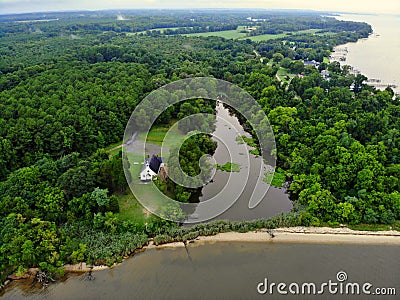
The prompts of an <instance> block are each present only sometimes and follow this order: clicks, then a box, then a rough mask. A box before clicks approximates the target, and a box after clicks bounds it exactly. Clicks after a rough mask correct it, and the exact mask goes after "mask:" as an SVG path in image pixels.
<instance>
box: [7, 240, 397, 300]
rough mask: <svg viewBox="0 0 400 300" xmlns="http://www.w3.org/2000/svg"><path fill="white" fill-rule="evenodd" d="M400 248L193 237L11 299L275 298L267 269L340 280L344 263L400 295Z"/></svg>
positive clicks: (274, 277) (293, 277)
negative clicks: (260, 289)
mask: <svg viewBox="0 0 400 300" xmlns="http://www.w3.org/2000/svg"><path fill="white" fill-rule="evenodd" d="M399 253H400V248H399V247H397V246H383V247H380V246H371V245H370V246H360V245H310V244H282V243H276V244H274V243H268V242H266V243H226V242H224V243H214V244H205V245H202V246H197V245H191V246H189V247H188V251H186V250H185V248H177V249H163V250H148V251H145V252H143V253H141V254H138V255H136V256H134V257H133V258H131V259H129V260H127V261H125V262H124V263H123V264H121V265H120V266H118V267H116V268H114V269H111V270H105V271H100V272H96V273H95V277H96V278H95V280H93V281H87V280H83V277H82V276H72V277H70V278H69V279H68V280H67V281H65V282H61V283H57V284H54V285H51V286H50V287H49V288H47V289H46V290H37V289H36V290H35V289H32V288H30V287H29V286H27V285H23V284H19V285H14V286H13V287H12V288H11V289H10V290H8V291H7V293H6V294H5V295H4V299H24V298H27V297H29V298H31V299H268V298H270V299H271V298H272V299H275V298H276V297H277V295H276V294H274V295H268V294H266V295H259V294H258V293H257V290H256V287H257V284H258V283H259V282H261V281H263V280H264V278H265V277H266V278H268V281H269V282H276V283H278V282H286V283H292V282H297V283H299V284H302V283H304V282H315V284H318V285H320V284H321V283H323V282H328V280H333V281H335V282H337V280H336V274H337V273H338V272H339V271H345V272H346V273H347V277H348V280H347V282H352V283H355V282H357V283H360V284H363V283H365V282H370V283H372V284H373V286H374V287H395V288H397V297H398V293H399V292H400V260H399V259H398V255H399ZM278 298H279V297H278ZM280 298H284V296H281V297H280ZM289 298H292V299H309V298H310V297H309V296H303V297H294V296H293V295H291V296H289ZM322 298H323V299H349V298H350V299H365V296H364V297H361V296H352V297H347V298H346V296H343V295H342V296H340V295H336V296H330V295H328V294H327V293H326V294H324V297H322ZM371 298H373V297H371ZM377 298H378V297H377ZM379 299H382V298H379ZM387 299H396V297H393V296H392V297H387ZM397 299H398V298H397Z"/></svg>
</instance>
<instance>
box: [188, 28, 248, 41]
mask: <svg viewBox="0 0 400 300" xmlns="http://www.w3.org/2000/svg"><path fill="white" fill-rule="evenodd" d="M240 30H241V29H236V30H224V31H214V32H199V33H190V34H183V35H184V36H199V37H209V36H217V37H222V38H225V39H240V38H245V37H246V33H241V32H240Z"/></svg>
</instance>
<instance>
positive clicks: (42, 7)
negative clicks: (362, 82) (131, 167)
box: [0, 0, 400, 15]
mask: <svg viewBox="0 0 400 300" xmlns="http://www.w3.org/2000/svg"><path fill="white" fill-rule="evenodd" d="M124 8H126V9H135V8H164V9H165V8H171V9H176V8H178V9H179V8H181V9H187V8H264V9H307V10H318V11H332V12H357V13H378V14H386V13H387V14H398V15H400V0H224V1H221V0H191V1H188V0H166V1H165V0H164V1H163V0H139V1H138V0H111V1H110V0H0V14H8V13H22V12H37V11H58V10H100V9H124Z"/></svg>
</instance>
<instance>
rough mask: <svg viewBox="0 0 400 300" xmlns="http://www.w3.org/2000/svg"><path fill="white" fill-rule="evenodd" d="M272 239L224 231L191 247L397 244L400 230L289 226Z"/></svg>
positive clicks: (260, 234) (261, 233)
mask: <svg viewBox="0 0 400 300" xmlns="http://www.w3.org/2000/svg"><path fill="white" fill-rule="evenodd" d="M272 234H273V237H272V236H271V234H270V233H269V232H268V231H267V230H266V229H261V230H258V231H250V232H245V233H239V232H224V233H219V234H217V235H212V236H199V237H198V238H196V239H195V240H194V241H192V242H191V244H199V245H201V244H202V243H214V242H271V243H279V242H282V243H310V244H365V245H400V232H399V231H395V230H392V231H357V230H351V229H349V228H329V227H289V228H277V229H273V230H272ZM184 246H185V245H184V243H181V242H179V243H168V244H163V245H159V246H155V245H154V244H153V243H152V242H150V243H149V246H147V247H146V248H147V249H153V248H158V249H159V248H166V247H184Z"/></svg>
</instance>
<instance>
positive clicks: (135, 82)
mask: <svg viewBox="0 0 400 300" xmlns="http://www.w3.org/2000/svg"><path fill="white" fill-rule="evenodd" d="M249 16H252V18H254V19H257V18H259V19H265V20H262V21H259V20H258V21H252V20H249V19H248V17H249ZM125 17H126V20H124V21H117V20H116V14H114V13H113V12H98V13H87V14H81V13H53V14H48V15H47V16H46V19H53V18H54V19H56V20H53V21H46V22H29V21H28V22H15V21H27V20H30V19H35V20H38V19H43V16H41V15H30V14H26V15H20V16H16V15H14V16H1V17H0V57H1V59H0V236H1V239H0V282H1V281H3V280H4V279H5V278H6V276H7V275H8V274H10V273H13V272H14V273H17V274H23V273H24V272H25V271H26V270H27V268H28V267H32V266H40V268H41V269H43V270H45V271H48V272H50V273H53V274H56V273H59V272H61V271H60V269H57V268H58V267H61V266H62V265H64V264H66V263H77V262H80V261H87V262H89V263H93V264H108V265H111V264H113V263H114V262H116V261H120V260H121V259H122V257H124V256H126V255H129V254H130V253H132V252H133V251H134V250H135V249H137V248H140V247H141V246H143V245H145V244H146V243H147V240H148V238H149V237H155V241H156V242H157V243H158V242H160V243H161V242H163V241H171V240H188V239H190V238H192V237H193V236H196V235H198V234H213V233H216V232H221V231H227V230H241V231H246V230H251V229H254V228H260V227H263V226H267V227H268V226H269V227H275V226H282V225H299V224H302V225H316V226H318V225H322V224H329V225H331V226H336V225H338V224H339V223H346V224H353V225H357V224H390V225H391V226H393V227H394V228H399V220H400V192H399V191H400V118H399V116H400V102H399V100H400V99H399V97H398V96H395V95H394V93H393V91H392V90H391V89H390V88H387V89H386V90H383V91H380V90H376V89H375V88H373V87H371V86H368V85H366V84H365V80H366V77H364V76H363V75H357V76H355V75H352V74H349V68H348V67H347V66H341V65H340V64H339V63H329V62H327V60H326V58H327V57H328V56H329V54H330V52H331V51H332V50H333V47H334V46H335V45H338V44H342V43H346V42H349V41H356V40H357V39H359V38H363V37H366V36H368V34H369V33H371V27H370V26H369V25H368V24H365V23H354V22H344V21H337V20H335V19H334V18H327V17H321V16H319V15H318V14H317V13H297V14H294V13H284V12H254V11H253V12H250V11H247V12H246V11H244V12H239V11H233V12H232V11H231V12H230V11H220V12H207V11H198V12H196V11H195V12H184V11H179V12H173V11H172V12H154V11H127V12H126V16H125ZM239 26H243V27H245V26H247V27H248V26H256V27H257V29H256V30H254V31H252V32H249V33H248V35H249V36H253V35H262V34H280V33H282V32H290V34H288V35H286V36H283V37H282V36H277V37H276V38H274V39H269V40H265V41H260V42H255V41H252V40H250V39H246V38H244V39H236V40H235V39H224V38H220V37H195V36H186V35H181V34H183V33H189V32H208V31H211V32H212V31H219V30H229V29H231V28H238V27H239ZM160 28H177V29H176V31H175V30H170V31H168V30H166V31H157V33H154V32H155V31H151V29H160ZM184 28H186V29H184ZM308 29H315V31H313V32H300V31H302V30H308ZM172 31H173V32H172ZM296 32H297V33H296ZM135 33H138V34H135ZM260 57H261V58H262V59H260ZM303 60H316V61H318V62H320V64H319V66H318V68H315V67H314V66H305V65H304V63H303ZM323 70H326V71H328V72H329V80H327V78H326V77H325V78H324V76H322V75H321V71H323ZM283 71H284V72H285V73H286V75H281V73H282V72H283ZM300 74H301V76H297V75H300ZM196 76H208V77H215V78H218V79H224V80H227V81H230V82H232V83H234V84H237V85H239V86H240V87H242V88H243V89H245V90H246V91H247V92H249V93H250V94H251V95H252V96H253V97H254V98H255V99H256V100H257V101H258V102H259V104H260V105H261V106H262V107H263V109H264V110H265V113H266V114H267V115H268V118H269V121H270V123H271V124H272V126H273V129H274V133H275V138H276V142H277V150H278V162H277V164H278V166H279V167H280V168H281V169H282V170H284V172H285V174H286V177H287V179H288V180H289V181H291V185H290V187H289V190H290V192H291V197H292V199H293V200H294V203H295V206H294V210H293V212H291V213H290V214H288V215H287V216H280V217H278V218H276V219H273V220H272V221H266V220H264V221H257V222H253V223H251V222H243V223H234V224H230V223H226V222H216V223H212V224H210V225H197V227H196V226H195V227H193V229H183V228H181V227H179V226H178V225H177V224H174V223H171V222H167V221H164V220H162V219H160V218H158V217H155V216H148V217H147V218H145V219H143V218H135V217H126V215H125V211H123V210H124V206H123V205H125V204H124V203H125V202H124V201H125V198H126V194H127V193H128V191H126V189H127V184H126V180H125V176H124V173H123V168H122V158H121V155H120V154H119V153H114V152H112V151H110V149H112V145H115V144H118V143H120V142H121V140H122V138H123V134H124V129H125V126H126V123H127V122H128V119H129V117H130V114H131V113H132V111H133V110H134V108H135V107H136V105H137V104H138V103H139V102H140V101H141V100H142V99H143V98H144V97H145V96H146V95H148V94H149V93H150V92H151V91H153V90H154V89H156V88H158V87H161V86H163V85H164V84H167V83H170V82H173V81H176V80H179V79H183V78H190V77H196ZM351 85H353V86H354V88H353V89H352V90H350V86H351ZM211 110H212V106H211ZM202 111H210V103H208V102H207V101H202V100H201V99H200V100H197V102H196V104H195V105H188V104H185V103H184V104H182V105H180V106H179V107H175V108H173V110H171V111H169V113H168V114H166V115H164V116H163V118H161V119H159V120H158V123H159V124H169V123H170V122H171V121H172V120H173V119H176V118H182V117H184V116H186V115H188V114H191V113H193V112H202ZM144 117H146V116H145V115H144ZM249 130H251V128H249ZM193 139H194V140H193V141H189V142H188V143H187V145H186V146H185V147H184V149H183V151H182V153H181V154H182V156H181V157H180V161H181V162H184V163H185V166H186V167H185V168H186V169H185V171H186V172H187V173H188V174H197V173H198V169H196V168H197V167H198V166H196V165H193V164H191V163H190V162H193V161H197V158H198V157H200V156H201V155H202V154H203V153H212V152H213V151H214V150H215V145H214V144H213V143H212V142H211V140H210V139H209V138H208V137H207V136H206V135H203V136H201V135H199V136H196V137H194V138H193ZM201 139H203V140H204V141H205V142H203V140H201ZM110 147H111V148H110ZM185 150H186V151H185ZM190 155H193V156H190ZM186 162H187V163H186ZM164 188H165V187H164ZM168 189H169V193H173V194H175V195H179V197H178V198H180V200H182V201H188V199H189V198H190V191H188V190H180V189H179V187H177V186H173V185H172V184H170V185H169V186H168ZM188 193H189V194H188ZM207 226H208V227H207Z"/></svg>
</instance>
